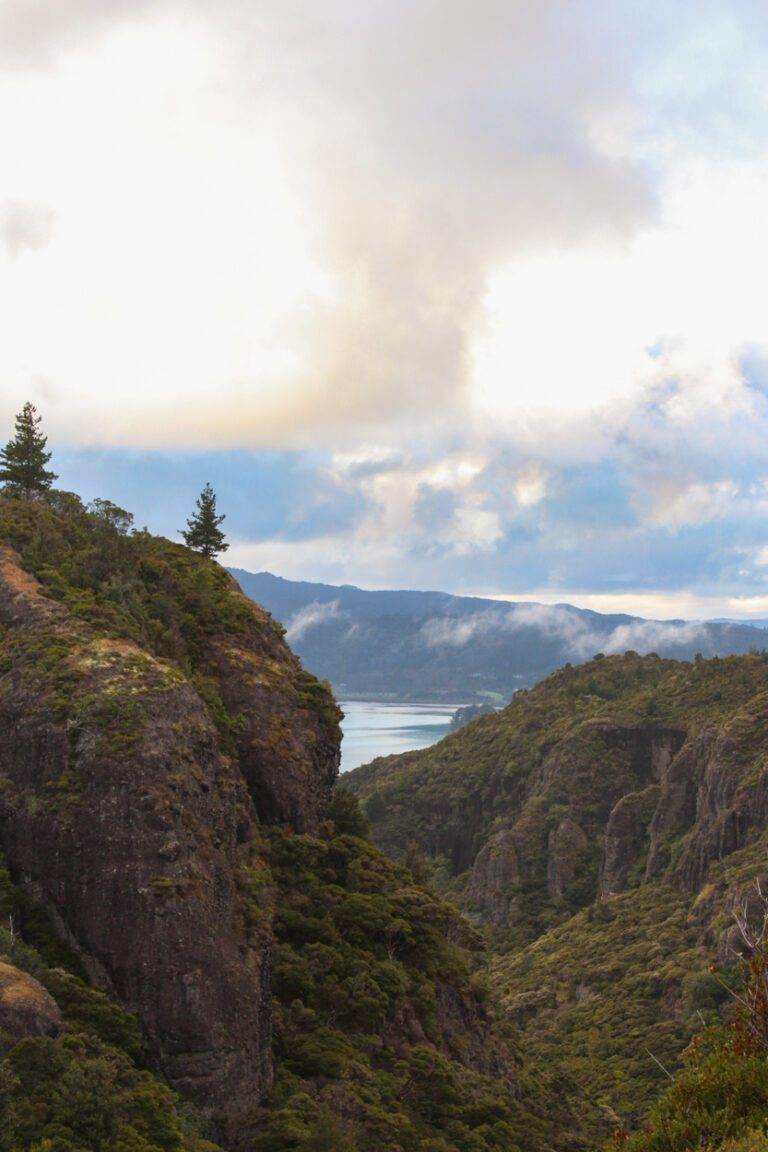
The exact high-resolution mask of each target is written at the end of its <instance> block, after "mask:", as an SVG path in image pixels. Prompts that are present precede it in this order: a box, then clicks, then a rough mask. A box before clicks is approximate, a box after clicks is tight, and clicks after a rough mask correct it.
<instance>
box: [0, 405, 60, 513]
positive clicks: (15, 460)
mask: <svg viewBox="0 0 768 1152" xmlns="http://www.w3.org/2000/svg"><path fill="white" fill-rule="evenodd" d="M41 421H42V417H41V416H38V414H37V409H36V408H35V406H34V404H30V403H29V401H28V402H27V403H26V404H25V405H24V407H23V408H22V410H21V412H19V414H18V416H17V417H16V432H15V435H14V436H13V438H12V439H11V440H9V441H8V443H7V444H6V446H5V448H3V449H2V450H0V483H2V484H3V486H4V489H5V491H6V492H7V493H9V494H12V495H18V496H21V497H22V498H23V499H25V500H31V499H33V497H35V496H39V495H41V494H42V493H44V492H47V491H48V489H49V488H50V487H51V484H52V483H53V481H54V480H55V479H56V473H55V472H51V471H49V469H47V468H46V464H47V463H48V461H49V460H50V459H51V453H50V452H46V450H45V446H46V442H47V438H46V437H45V436H43V434H42V432H41V431H40V423H41Z"/></svg>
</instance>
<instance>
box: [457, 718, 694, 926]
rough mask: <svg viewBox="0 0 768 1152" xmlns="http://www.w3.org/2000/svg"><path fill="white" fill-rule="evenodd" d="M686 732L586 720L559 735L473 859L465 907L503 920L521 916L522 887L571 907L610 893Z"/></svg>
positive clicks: (628, 863) (642, 838) (634, 857)
mask: <svg viewBox="0 0 768 1152" xmlns="http://www.w3.org/2000/svg"><path fill="white" fill-rule="evenodd" d="M684 739H685V733H684V732H683V731H681V730H677V729H667V728H662V727H659V728H658V729H653V728H640V727H638V728H632V727H630V726H626V725H615V724H608V723H606V722H604V721H592V722H588V723H585V724H582V725H581V726H579V727H578V728H576V729H575V730H574V731H573V732H572V733H570V734H569V735H568V736H567V737H566V738H565V739H563V740H560V741H558V742H557V743H556V744H555V745H554V746H553V747H552V748H551V749H550V750H549V751H548V753H547V754H546V755H545V756H544V757H543V759H542V761H541V763H540V765H539V766H538V767H537V769H536V770H535V771H534V772H533V773H532V774H531V777H530V779H529V782H528V793H527V796H525V797H524V798H523V799H522V802H520V803H519V806H518V810H517V812H515V811H514V810H513V812H512V813H511V820H510V824H509V826H508V827H506V828H503V829H502V830H500V831H498V832H495V833H494V834H493V835H492V836H491V837H490V838H489V839H488V840H487V842H486V843H485V845H484V846H483V847H482V848H481V850H480V852H479V853H478V854H477V857H476V859H475V860H474V862H473V864H472V866H471V871H470V877H469V882H468V885H467V889H466V898H465V901H464V906H465V907H466V909H467V910H468V912H469V914H470V915H471V916H473V917H474V918H475V919H476V920H477V921H478V922H481V923H487V924H489V925H491V926H493V927H496V928H502V927H504V926H507V927H509V926H510V925H514V924H515V923H517V922H518V920H520V919H522V918H524V917H526V916H530V913H531V909H530V902H528V906H527V902H526V899H525V892H526V889H527V890H528V891H529V892H530V891H531V890H533V891H536V890H540V891H541V893H542V899H543V898H544V897H546V898H547V899H549V900H550V901H552V902H553V903H555V904H564V905H565V906H570V907H573V908H576V907H580V906H583V905H584V904H586V903H589V902H591V901H592V900H593V899H594V898H595V896H596V895H597V893H598V892H599V891H603V892H606V893H607V892H609V891H619V890H621V888H622V887H624V886H626V884H627V883H628V879H629V876H630V873H631V872H633V870H634V871H637V868H638V867H640V874H641V875H642V864H641V865H638V859H639V858H642V861H643V862H644V860H645V856H646V854H647V852H648V826H649V824H650V822H651V820H652V817H653V815H654V810H655V807H656V803H657V802H658V800H659V797H660V783H659V782H660V781H661V780H663V779H666V778H667V776H668V775H669V773H670V771H671V766H672V765H673V764H674V762H675V757H676V755H677V753H678V751H679V749H680V747H681V745H682V744H683V742H684Z"/></svg>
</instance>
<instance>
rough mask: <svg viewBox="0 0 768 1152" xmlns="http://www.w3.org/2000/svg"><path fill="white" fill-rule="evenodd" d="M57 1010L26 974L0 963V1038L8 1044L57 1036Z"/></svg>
mask: <svg viewBox="0 0 768 1152" xmlns="http://www.w3.org/2000/svg"><path fill="white" fill-rule="evenodd" d="M62 1026H63V1025H62V1019H61V1013H60V1011H59V1007H58V1005H57V1003H56V1001H55V1000H54V999H53V997H52V996H51V995H50V993H49V992H47V991H46V989H45V988H43V986H42V984H40V983H39V982H38V981H37V980H35V979H34V978H33V977H32V976H29V975H28V974H27V973H26V972H21V971H20V970H19V969H18V968H14V967H13V965H11V964H4V963H2V962H0V1035H2V1036H7V1037H8V1038H9V1039H10V1040H12V1041H14V1042H15V1041H18V1040H23V1039H24V1038H25V1037H26V1036H58V1034H59V1032H61V1029H62Z"/></svg>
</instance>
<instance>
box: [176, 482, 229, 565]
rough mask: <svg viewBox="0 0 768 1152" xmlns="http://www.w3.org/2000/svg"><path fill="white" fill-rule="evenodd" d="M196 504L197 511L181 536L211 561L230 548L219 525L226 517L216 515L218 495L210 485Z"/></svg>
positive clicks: (207, 485)
mask: <svg viewBox="0 0 768 1152" xmlns="http://www.w3.org/2000/svg"><path fill="white" fill-rule="evenodd" d="M196 504H197V511H196V512H194V513H193V514H192V516H190V518H189V520H187V527H186V531H185V530H184V529H182V530H181V535H182V536H183V537H184V542H185V544H186V545H187V547H188V548H194V550H195V551H196V552H202V554H203V556H207V557H208V559H209V560H210V559H212V558H213V557H214V556H215V555H216V553H217V552H226V550H227V548H229V544H226V543H225V541H224V533H223V532H220V531H219V524H221V523H222V521H223V520H224V519H225V517H224V516H223V515H222V516H217V515H216V494H215V492H214V491H213V488H211V486H210V484H206V486H205V488H203V490H202V492H201V493H200V495H199V496H198V498H197V502H196Z"/></svg>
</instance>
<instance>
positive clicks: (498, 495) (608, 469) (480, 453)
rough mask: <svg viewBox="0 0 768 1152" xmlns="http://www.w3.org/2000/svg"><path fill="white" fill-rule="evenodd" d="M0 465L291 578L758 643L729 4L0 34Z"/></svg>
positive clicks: (298, 11)
mask: <svg viewBox="0 0 768 1152" xmlns="http://www.w3.org/2000/svg"><path fill="white" fill-rule="evenodd" d="M0 171H2V182H0V315H1V316H2V319H3V323H2V339H1V340H0V439H2V438H3V433H2V429H3V427H5V428H7V429H8V434H10V431H11V427H12V421H13V416H14V413H15V412H17V411H18V410H19V409H20V407H21V405H22V404H23V403H24V401H25V400H27V399H30V400H32V401H33V402H34V403H36V404H37V405H38V408H39V410H40V412H41V413H42V415H43V419H44V426H45V430H46V431H47V433H48V435H49V439H50V447H52V448H53V450H54V465H55V467H56V470H57V472H58V473H59V476H60V479H59V485H60V486H61V487H64V488H67V489H72V490H76V491H78V492H79V493H81V495H83V496H84V497H85V498H86V499H91V498H93V497H95V496H102V497H106V498H109V499H112V500H114V501H116V502H118V503H120V504H122V505H123V506H125V507H128V508H130V509H131V510H132V511H133V512H134V513H135V515H136V520H137V522H138V523H139V524H140V525H144V524H146V525H147V526H148V527H149V528H150V529H152V530H154V531H158V532H161V533H164V534H166V535H169V536H172V537H173V536H174V535H175V533H176V531H177V529H178V528H180V527H181V526H183V523H184V520H185V518H186V516H187V515H188V514H189V512H190V510H191V506H192V504H193V502H194V498H195V496H196V495H197V493H198V492H199V490H200V488H201V487H202V485H203V484H204V483H205V482H206V481H208V480H210V482H211V483H212V484H213V485H214V487H215V489H216V492H217V494H218V501H219V506H220V509H221V511H224V512H225V513H226V515H227V520H226V522H225V525H224V527H225V529H227V531H228V535H229V540H230V551H229V552H228V553H227V554H226V559H227V562H229V563H231V564H233V565H237V566H240V567H244V568H248V569H250V570H252V571H258V570H262V569H268V570H270V571H273V572H276V573H277V574H279V575H283V576H286V577H290V578H294V579H306V580H323V581H327V582H330V583H355V584H359V585H362V586H364V587H370V588H382V587H400V588H408V587H410V588H425V587H426V588H440V589H445V590H447V591H453V592H462V593H470V594H481V595H491V596H498V597H501V598H511V599H528V600H540V601H544V602H557V601H570V602H571V603H575V604H579V605H584V606H587V607H592V608H597V609H598V610H611V611H614V610H621V611H629V612H635V613H638V614H641V615H648V616H654V617H659V618H665V617H671V616H685V617H717V616H730V617H746V618H749V617H755V618H757V617H765V616H768V397H767V394H768V301H767V297H766V291H765V287H764V278H765V275H766V269H768V9H766V7H765V4H764V3H763V2H762V0H760V2H757V0H677V2H676V3H675V4H669V3H668V2H663V0H647V2H646V3H644V4H642V5H639V4H637V3H634V2H633V3H630V2H628V0H627V2H625V0H568V2H566V0H539V2H538V3H536V4H530V3H529V2H528V0H472V2H471V3H470V2H469V0H387V2H386V3H383V2H381V0H322V3H318V2H317V0H110V2H109V3H108V4H105V3H104V2H103V0H4V2H3V4H2V5H1V6H0Z"/></svg>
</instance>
